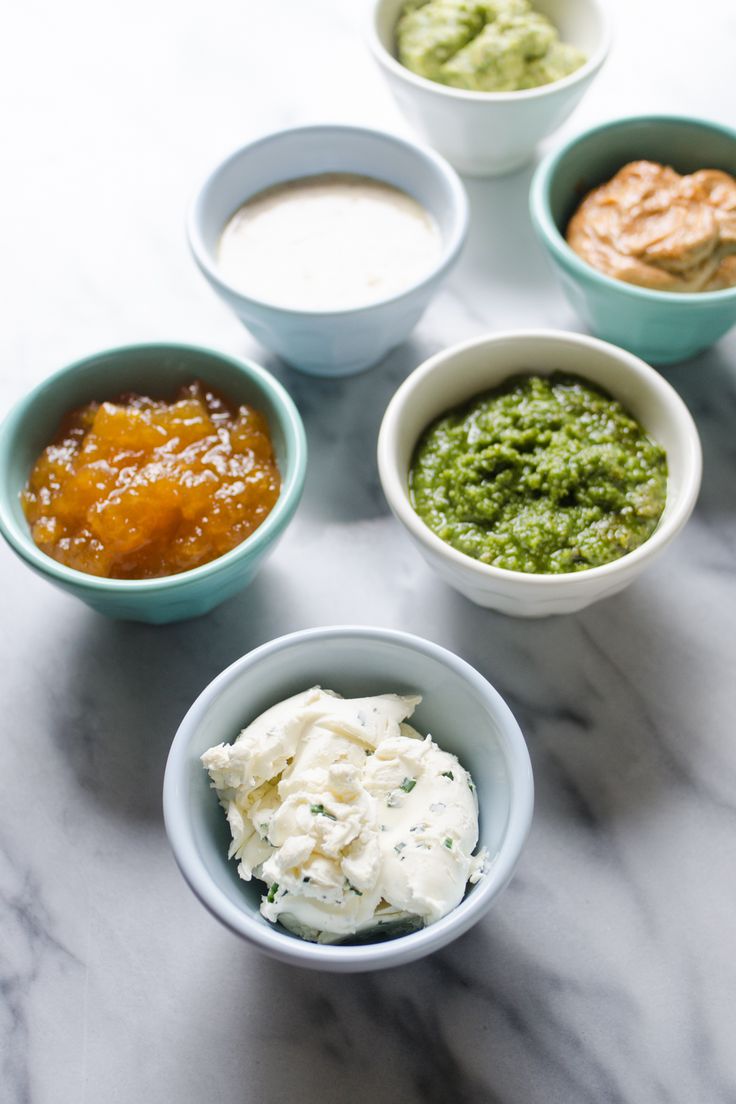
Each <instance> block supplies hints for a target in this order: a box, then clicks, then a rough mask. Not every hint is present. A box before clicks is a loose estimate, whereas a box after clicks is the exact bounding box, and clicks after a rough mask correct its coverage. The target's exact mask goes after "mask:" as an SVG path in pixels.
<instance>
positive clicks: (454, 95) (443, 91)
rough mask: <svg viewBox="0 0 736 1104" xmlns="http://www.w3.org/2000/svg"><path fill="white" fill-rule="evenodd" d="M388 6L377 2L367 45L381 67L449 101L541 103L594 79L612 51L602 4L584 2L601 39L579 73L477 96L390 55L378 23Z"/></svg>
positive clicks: (370, 24)
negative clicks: (595, 18)
mask: <svg viewBox="0 0 736 1104" xmlns="http://www.w3.org/2000/svg"><path fill="white" fill-rule="evenodd" d="M385 2H386V0H374V3H373V6H372V9H371V13H370V16H369V19H368V30H367V38H368V45H369V48H370V50H371V53H372V54H373V57H374V58H375V59H376V61H377V62H378V64H379V65H381V66H382V67H383V68H385V69H387V70H388V71H389V72H390V73H392V74H393V75H394V76H396V77H399V78H400V79H402V80H405V81H406V82H407V84H412V85H414V86H415V87H416V88H418V89H420V90H421V91H423V92H431V93H435V94H436V95H438V96H445V97H447V98H448V99H453V100H458V101H461V102H462V101H465V102H466V103H488V104H490V103H511V102H514V101H519V102H521V101H526V102H528V101H529V100H537V99H542V98H544V97H545V96H549V95H551V94H552V93H553V92H559V91H563V90H565V89H567V88H571V87H572V86H573V85H575V84H578V83H580V82H581V81H584V80H586V79H587V78H589V77H592V76H594V75H595V73H597V71H598V70H599V69H600V67H601V66H602V65H603V62H604V61H605V60H606V57H607V56H608V53H609V51H610V49H611V41H612V37H613V31H612V24H611V19H610V18H609V16H608V13H607V11H606V10H605V8H604V7H603V4H602V3H601V2H600V0H584V2H586V3H587V4H588V6H589V7H590V8H592V9H593V10H594V11H595V12H596V14H597V16H598V18H599V20H600V25H601V35H600V41H599V43H598V46H597V47H596V49H595V50H594V51H593V53H592V54H591V56H590V57H589V58H588V60H587V61H586V62H585V63H584V64H583V65H581V66H580V68H579V69H576V70H575V71H574V72H573V73H570V74H569V75H568V76H566V77H562V78H561V79H560V80H556V81H550V82H549V83H548V84H541V85H539V86H538V87H537V88H521V89H519V90H518V91H517V92H475V91H472V90H470V89H467V88H454V87H453V86H452V85H447V84H441V83H440V82H439V81H433V80H430V79H429V78H428V77H420V76H419V74H418V73H415V72H413V70H411V69H408V68H407V67H406V66H405V65H402V64H401V62H400V61H399V60H398V58H396V57H394V55H393V54H392V53H391V51H390V50H388V49H387V48H386V47H385V46H384V44H383V42H382V41H381V37H380V35H379V33H378V26H377V23H378V15H379V12H380V11H381V9H382V8H383V6H384V4H385ZM394 30H395V27H394Z"/></svg>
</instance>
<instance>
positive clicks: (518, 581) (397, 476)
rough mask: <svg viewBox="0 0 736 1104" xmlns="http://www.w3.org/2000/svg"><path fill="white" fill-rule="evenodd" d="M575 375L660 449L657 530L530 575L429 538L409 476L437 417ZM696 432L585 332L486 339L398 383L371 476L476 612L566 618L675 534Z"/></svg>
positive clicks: (638, 373) (657, 379)
mask: <svg viewBox="0 0 736 1104" xmlns="http://www.w3.org/2000/svg"><path fill="white" fill-rule="evenodd" d="M555 371H562V372H572V373H574V374H575V375H579V376H582V377H583V378H585V379H587V380H590V382H591V383H593V384H597V385H598V386H599V387H602V388H604V389H605V390H606V391H608V392H609V394H611V395H612V396H613V397H614V398H615V399H618V400H619V402H621V403H622V404H623V406H624V407H626V409H628V410H629V411H630V412H631V413H632V414H633V415H634V417H635V418H636V419H637V420H638V421H639V422H640V424H641V425H643V426H644V428H645V429H646V430H647V432H648V433H649V435H650V436H651V437H652V438H654V440H656V441H657V442H658V443H659V444H660V445H662V446H663V448H664V449H665V450H666V452H667V465H668V475H667V501H666V504H665V508H664V511H663V513H662V517H661V519H660V522H659V525H658V526H657V528H656V529H655V531H654V533H653V534H652V535H651V537H649V539H648V540H646V541H645V542H644V543H643V544H641V545H640V546H639V547H638V548H637V549H635V550H634V551H633V552H629V553H628V554H627V555H625V556H621V557H620V558H619V559H617V560H613V561H612V562H611V563H607V564H603V565H602V566H601V567H591V568H589V569H587V570H585V571H577V572H567V573H565V574H561V575H536V574H527V573H524V572H521V571H507V570H506V569H504V568H499V567H491V566H489V565H488V564H484V563H481V562H480V561H479V560H475V559H473V558H472V557H471V556H466V555H465V554H464V553H463V552H458V551H457V550H456V549H455V548H453V547H452V546H451V545H449V544H447V543H445V541H443V540H441V538H440V537H438V536H436V535H435V533H433V532H432V530H431V529H430V528H429V527H428V526H427V525H425V524H424V522H423V521H422V520H421V518H420V517H419V515H418V514H417V513H416V512H415V511H414V509H413V508H412V505H411V502H410V500H409V491H408V473H409V467H410V464H411V459H412V455H413V452H414V449H415V446H416V444H417V442H418V440H419V438H420V436H421V434H422V433H423V431H424V430H425V429H426V428H427V426H428V425H429V424H430V423H431V422H432V421H433V420H434V419H435V418H438V417H439V416H440V415H441V414H444V413H445V412H446V411H448V410H450V409H452V408H453V407H455V406H458V405H460V404H461V403H463V402H466V401H467V400H468V399H471V398H472V397H473V396H474V395H478V394H480V393H482V392H483V391H487V390H489V389H490V388H492V387H496V386H498V385H499V384H501V383H502V382H503V381H504V380H505V379H507V378H508V377H509V376H512V375H515V374H518V373H524V372H525V373H530V372H533V373H536V374H538V375H549V374H551V373H552V372H555ZM701 467H702V461H701V449H700V439H699V437H698V431H697V429H696V428H695V423H694V422H693V419H692V417H691V416H690V412H689V410H688V409H687V407H686V406H685V404H684V402H683V401H682V399H681V398H680V396H679V395H678V394H677V392H676V391H675V390H674V388H673V387H671V386H670V384H669V383H667V381H666V380H665V379H663V378H662V376H660V375H659V373H658V372H655V371H654V369H653V368H650V367H649V365H648V364H645V363H644V361H643V360H639V358H638V357H635V356H634V355H633V354H632V353H627V352H625V351H624V350H623V349H619V348H618V347H617V346H615V345H609V344H608V343H607V342H605V341H599V340H597V338H593V337H585V336H583V335H582V334H575V333H562V332H557V331H554V330H527V331H519V332H516V333H500V334H492V335H490V336H487V337H481V338H477V339H475V340H473V341H468V342H466V343H465V344H463V345H455V346H454V347H453V348H451V349H446V350H445V351H444V352H442V353H438V354H437V355H436V356H433V357H431V358H430V359H429V360H427V361H425V362H424V364H422V365H420V366H419V367H418V368H417V369H416V370H415V371H414V372H412V374H411V375H410V376H409V377H408V378H407V379H406V380H405V381H404V383H403V384H402V385H401V387H400V388H399V389H398V391H397V392H396V394H395V395H394V397H393V398H392V400H391V402H390V403H389V405H388V408H387V409H386V413H385V415H384V418H383V422H382V424H381V431H380V433H379V437H378V469H379V473H380V477H381V483H382V485H383V490H384V493H385V495H386V498H387V500H388V504H389V506H390V507H391V509H392V511H393V513H394V514H395V515H396V517H397V518H398V519H399V521H400V522H401V523H402V525H403V526H404V528H405V529H406V530H407V532H408V533H409V535H410V537H412V539H413V540H414V541H415V543H416V545H417V547H418V549H419V551H420V552H421V553H422V555H423V556H424V558H425V559H426V560H427V562H428V563H429V564H430V565H431V566H432V567H433V568H434V569H435V570H436V571H437V573H438V575H440V576H441V578H442V579H444V581H445V582H446V583H449V584H450V586H453V587H455V589H456V590H459V591H460V593H461V594H464V595H465V596H466V598H469V599H470V600H471V601H472V602H476V603H477V604H478V605H479V606H487V607H488V608H490V609H495V610H499V611H500V612H501V613H508V614H512V615H514V616H517V617H545V616H547V615H548V614H553V613H572V612H574V611H575V610H579V609H583V608H584V607H585V606H588V605H590V604H591V602H597V601H598V600H599V599H600V598H607V597H608V596H609V595H611V594H616V593H617V591H619V590H623V588H624V587H625V586H628V584H629V583H630V582H632V581H633V580H634V579H635V578H636V577H637V575H639V574H640V573H641V572H642V571H643V570H644V568H645V567H647V566H648V565H649V564H650V563H651V562H652V560H653V559H654V558H655V557H656V556H658V555H659V554H660V553H661V552H662V551H663V550H664V549H665V548H666V546H667V545H668V544H669V543H670V541H671V540H672V539H673V538H674V537H675V536H676V535H677V533H679V531H680V529H682V527H683V525H684V524H685V522H686V521H687V519H688V518H689V517H690V514H691V512H692V509H693V506H694V505H695V501H696V499H697V497H698V490H699V489H700V476H701Z"/></svg>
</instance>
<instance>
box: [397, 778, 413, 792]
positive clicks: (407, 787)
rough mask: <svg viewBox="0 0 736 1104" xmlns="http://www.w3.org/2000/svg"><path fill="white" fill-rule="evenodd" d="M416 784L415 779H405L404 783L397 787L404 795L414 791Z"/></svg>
mask: <svg viewBox="0 0 736 1104" xmlns="http://www.w3.org/2000/svg"><path fill="white" fill-rule="evenodd" d="M416 784H417V780H416V778H405V779H404V781H403V782H402V783H401V785H400V786H399V789H400V790H403V791H404V793H411V791H412V790H413V789H414V787H415V786H416Z"/></svg>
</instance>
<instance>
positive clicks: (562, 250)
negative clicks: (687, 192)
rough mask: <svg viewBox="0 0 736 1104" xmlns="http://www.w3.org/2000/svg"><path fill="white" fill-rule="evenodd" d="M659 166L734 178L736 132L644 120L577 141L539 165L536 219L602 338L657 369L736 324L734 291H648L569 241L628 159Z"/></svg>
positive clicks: (688, 121)
mask: <svg viewBox="0 0 736 1104" xmlns="http://www.w3.org/2000/svg"><path fill="white" fill-rule="evenodd" d="M639 160H644V161H659V162H661V163H662V164H664V165H671V166H672V167H673V168H674V169H676V170H677V171H678V172H681V173H690V172H695V171H696V170H697V169H723V170H725V171H726V172H728V173H731V174H732V175H736V130H732V129H731V128H730V127H726V126H722V125H721V124H719V123H710V122H708V121H707V120H705V119H694V118H682V117H678V116H668V115H642V116H634V117H631V118H627V119H615V120H614V121H613V122H610V123H603V124H602V125H601V126H596V127H592V128H591V129H589V130H586V131H583V133H582V134H578V135H576V136H575V137H574V138H571V139H570V141H568V142H566V143H565V144H564V145H563V146H561V147H560V148H559V149H557V150H555V151H554V152H553V153H551V154H550V155H549V156H548V157H547V158H546V159H545V160H544V161H543V162H542V163H541V165H540V166H539V168H538V169H537V171H536V173H535V176H534V179H533V181H532V188H531V216H532V223H533V225H534V228H535V230H536V232H537V235H538V237H539V239H540V241H541V242H542V245H543V246H544V247H545V249H546V250H547V253H548V254H549V256H550V258H551V259H552V263H553V265H554V267H555V270H556V272H557V275H558V276H559V278H560V282H561V283H562V287H563V290H564V292H565V294H566V295H567V298H568V299H569V300H570V303H571V304H572V306H573V307H574V309H575V310H576V311H577V313H578V314H579V315H580V317H581V318H582V319H583V321H584V322H585V324H586V325H587V326H589V327H590V329H591V330H592V331H593V333H594V334H596V335H597V336H598V337H602V338H605V340H606V341H613V342H615V343H616V344H617V345H621V346H623V348H625V349H629V350H630V351H631V352H633V353H636V354H637V355H638V356H640V357H643V359H644V360H647V361H649V362H650V363H651V364H672V363H674V362H676V361H680V360H685V359H687V357H691V356H694V355H695V354H696V353H698V352H701V351H702V350H703V349H706V348H707V347H708V346H709V345H712V344H713V343H714V342H715V341H717V340H718V339H719V338H720V337H723V335H724V334H725V333H726V332H727V331H728V330H730V328H731V327H732V326H733V325H734V323H736V287H734V288H728V289H726V290H723V291H706V292H697V293H693V294H680V293H674V292H666V291H650V290H649V289H648V288H640V287H636V286H634V285H633V284H627V283H624V281H623V280H615V279H613V277H611V276H606V275H605V274H604V273H603V272H599V271H598V269H596V268H593V266H592V265H589V264H588V263H587V262H586V261H584V260H583V259H582V257H579V256H578V255H577V253H575V252H574V251H573V250H572V249H571V248H570V246H569V245H568V244H567V242H566V241H565V231H566V228H567V224H568V222H569V221H570V217H571V216H572V215H573V213H574V212H575V210H576V208H577V206H578V205H579V203H580V201H581V200H582V198H583V197H584V196H585V195H586V193H587V192H589V191H590V190H591V189H592V188H595V187H596V186H597V185H599V184H603V183H605V182H606V181H607V180H610V179H611V177H612V176H613V175H614V174H615V173H616V172H618V170H619V169H620V168H622V167H623V166H624V165H625V164H627V163H628V162H629V161H639Z"/></svg>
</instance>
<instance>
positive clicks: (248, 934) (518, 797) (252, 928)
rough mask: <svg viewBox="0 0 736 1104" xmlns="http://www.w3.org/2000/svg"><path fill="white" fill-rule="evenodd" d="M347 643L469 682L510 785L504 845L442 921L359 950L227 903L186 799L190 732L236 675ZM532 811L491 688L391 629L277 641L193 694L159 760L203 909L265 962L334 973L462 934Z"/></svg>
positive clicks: (351, 629)
mask: <svg viewBox="0 0 736 1104" xmlns="http://www.w3.org/2000/svg"><path fill="white" fill-rule="evenodd" d="M346 638H351V639H372V640H374V641H378V642H380V643H383V644H393V645H398V646H399V647H402V648H404V649H408V650H411V651H414V652H418V653H420V654H421V655H425V656H429V657H431V658H433V659H435V660H437V661H439V662H441V663H443V664H444V665H446V666H447V667H449V668H450V669H451V670H452V671H453V672H454V673H455V674H456V675H458V676H459V677H460V678H461V679H462V680H464V681H465V682H466V683H468V684H469V685H470V686H471V687H472V688H473V689H474V690H475V691H476V693H478V694H479V696H481V697H482V698H483V700H484V702H485V703H486V704H487V705H488V707H489V710H490V712H492V714H493V716H494V717H496V718H497V720H498V722H499V729H500V733H501V739H499V748H500V750H501V754H502V755H503V758H504V761H505V763H506V767H507V770H508V782H509V813H508V820H507V822H506V827H505V832H504V836H503V840H502V842H501V846H500V847H499V850H498V852H497V854H496V856H495V857H494V858H493V860H492V862H491V864H490V867H489V870H488V872H487V873H486V874H485V876H484V877H483V878H482V879H481V880H480V882H479V883H478V884H477V886H476V887H475V890H474V892H473V893H472V894H471V895H469V896H465V897H464V898H463V900H462V901H461V902H460V904H459V905H457V906H456V908H454V909H452V910H451V911H450V912H449V913H448V914H447V915H446V916H444V917H442V919H441V920H438V921H437V922H436V923H434V924H430V925H428V926H427V927H425V928H422V929H421V930H420V931H417V932H411V933H410V934H408V935H403V936H399V937H398V938H396V939H393V940H389V941H386V942H384V943H374V944H370V945H362V946H331V945H329V944H318V943H310V942H307V941H306V940H300V939H298V938H295V937H293V936H291V935H287V934H285V933H284V932H282V931H281V930H280V929H279V928H278V927H276V926H271V925H266V926H264V925H262V924H261V923H260V922H259V920H258V919H257V918H256V917H255V916H251V914H250V913H249V912H247V911H245V910H244V909H241V908H238V907H237V906H236V905H234V904H233V903H232V902H231V901H230V899H229V898H228V897H226V896H225V894H224V893H222V892H221V891H220V890H219V889H218V888H217V886H216V885H215V883H214V882H213V880H212V879H211V877H210V875H209V872H208V869H207V867H206V866H205V864H204V863H203V862H202V860H201V858H200V856H199V854H198V852H197V848H196V845H195V843H194V840H193V836H192V831H191V818H190V815H189V812H188V808H187V801H186V792H187V783H186V775H187V770H188V759H189V757H190V756H191V752H190V750H189V738H190V734H191V732H192V730H193V729H194V728H195V727H197V726H199V725H200V723H201V722H202V721H203V720H204V719H205V718H206V716H207V713H208V711H209V709H210V707H211V705H212V704H213V702H214V701H215V700H217V698H218V697H219V696H220V695H221V694H222V693H223V691H224V690H225V689H226V688H227V687H228V686H230V685H231V684H232V683H233V682H235V681H237V680H238V679H239V678H240V676H241V674H242V672H243V671H247V670H249V669H251V668H257V667H258V665H259V664H261V663H263V662H264V661H266V662H268V660H269V659H270V657H272V656H273V655H275V654H277V653H279V652H281V651H284V650H286V649H289V648H292V647H294V646H295V645H296V646H301V645H305V644H306V645H307V646H310V645H316V646H319V644H320V643H321V642H323V641H325V640H340V639H346ZM533 807H534V779H533V775H532V767H531V761H530V758H529V752H528V749H527V746H526V742H525V740H524V737H523V735H522V732H521V729H520V727H519V724H518V722H517V720H516V718H515V717H514V715H513V713H512V712H511V710H510V709H509V707H508V705H507V704H506V702H505V701H504V699H503V698H502V697H501V695H500V694H499V692H498V691H497V690H496V689H495V687H494V686H492V685H491V683H490V682H489V681H488V680H487V679H486V678H485V677H484V676H483V675H481V674H480V672H479V671H477V670H476V669H475V668H474V667H472V666H471V665H470V664H469V663H468V662H467V661H466V660H464V659H461V658H460V656H458V655H455V653H453V652H451V651H449V650H448V649H447V648H444V647H442V646H441V645H439V644H435V643H434V642H433V641H430V640H426V639H424V638H423V637H420V636H416V635H414V634H412V633H407V632H403V631H401V630H398V629H385V628H380V627H378V626H366V625H333V626H329V627H321V628H312V629H302V630H299V631H297V632H292V633H288V634H286V635H284V636H280V637H276V638H275V639H273V640H270V641H268V642H266V643H265V644H262V645H260V646H259V647H257V648H255V649H254V650H253V651H251V652H248V653H247V654H246V655H244V656H241V657H240V659H237V660H236V661H235V662H234V663H231V664H230V665H229V666H228V667H226V668H225V670H224V671H222V672H221V673H220V674H219V675H217V676H216V677H215V678H214V679H213V680H212V682H210V683H209V684H208V685H207V686H206V687H205V689H204V690H203V691H202V692H201V693H200V694H199V696H198V697H197V699H196V700H195V702H194V703H193V705H192V706H191V707H190V708H189V710H188V711H187V713H186V715H185V716H184V718H183V719H182V721H181V723H180V724H179V727H178V729H177V731H176V734H175V736H174V739H173V741H172V744H171V748H170V751H169V755H168V758H167V761H166V769H165V772H164V783H163V811H164V825H165V828H166V834H167V836H168V839H169V844H170V845H171V849H172V851H173V853H174V858H175V859H176V862H177V865H178V867H179V869H180V871H181V873H182V875H183V877H184V879H185V881H186V882H187V883H188V885H189V887H190V888H191V889H192V891H193V892H194V894H195V895H196V896H197V897H198V898H199V900H200V902H201V903H202V904H203V905H204V906H205V907H206V908H207V909H208V911H209V912H210V913H212V915H213V916H215V917H216V918H217V919H218V920H220V921H221V923H223V924H225V926H226V927H228V928H230V930H231V931H233V932H235V933H236V934H237V935H240V936H243V937H244V938H245V939H247V940H248V941H249V942H251V943H253V944H255V945H256V946H258V947H259V948H260V949H261V950H263V951H265V952H266V953H267V954H269V955H271V956H272V957H275V958H278V959H280V960H281V961H283V962H288V963H290V964H292V965H298V966H309V967H313V968H317V969H320V968H322V969H333V970H338V971H361V970H372V969H380V968H384V967H389V966H397V965H400V964H402V963H405V962H410V961H413V960H414V959H417V958H420V957H423V956H424V955H426V954H430V953H431V952H432V951H434V950H437V949H438V948H439V947H441V946H444V945H445V944H446V943H448V942H449V941H450V940H451V939H455V938H457V937H458V936H459V935H461V934H463V933H464V932H465V931H467V930H468V929H469V928H470V927H471V926H472V925H473V924H475V923H476V921H477V920H479V919H480V918H481V916H482V915H483V914H484V913H485V912H486V911H487V909H488V908H489V907H490V905H491V904H492V902H493V901H494V900H495V898H496V897H497V896H498V895H499V893H500V892H501V890H502V889H503V888H504V887H505V886H506V884H507V883H508V881H509V880H510V878H511V876H512V874H513V872H514V869H515V867H516V864H517V862H518V859H519V856H520V855H521V852H522V850H523V847H524V843H525V841H526V838H527V835H528V833H529V829H530V826H531V820H532V812H533Z"/></svg>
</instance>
